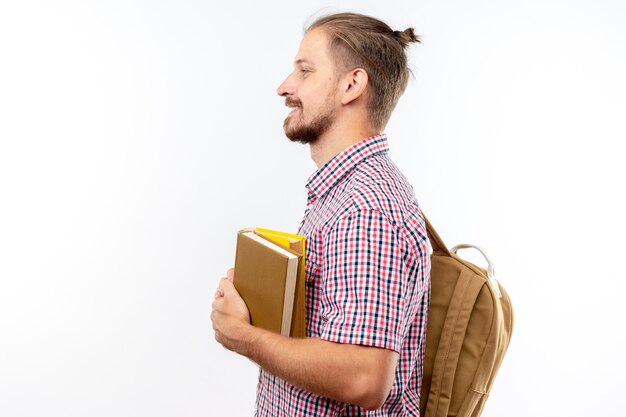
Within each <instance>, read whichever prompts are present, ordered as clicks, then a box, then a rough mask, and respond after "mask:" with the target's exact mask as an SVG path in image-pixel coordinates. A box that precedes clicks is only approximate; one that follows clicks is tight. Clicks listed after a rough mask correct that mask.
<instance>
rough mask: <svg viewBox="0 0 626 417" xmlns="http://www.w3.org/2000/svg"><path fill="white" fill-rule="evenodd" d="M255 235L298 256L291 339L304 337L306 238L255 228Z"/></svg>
mask: <svg viewBox="0 0 626 417" xmlns="http://www.w3.org/2000/svg"><path fill="white" fill-rule="evenodd" d="M254 231H255V233H256V234H258V235H259V236H262V237H264V238H266V239H269V240H271V241H273V242H275V243H278V244H279V245H281V246H283V247H286V248H289V249H290V250H292V251H293V252H295V253H297V254H298V255H299V256H300V262H299V265H298V277H297V278H296V292H295V295H294V300H293V313H292V315H291V332H290V336H291V337H306V287H305V284H306V238H305V237H304V236H300V235H296V234H293V233H287V232H281V231H278V230H271V229H264V228H260V227H257V228H256V229H254Z"/></svg>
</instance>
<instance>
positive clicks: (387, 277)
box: [211, 13, 430, 417]
mask: <svg viewBox="0 0 626 417" xmlns="http://www.w3.org/2000/svg"><path fill="white" fill-rule="evenodd" d="M416 41H418V39H417V37H416V36H415V35H414V34H413V29H407V30H405V31H404V32H399V31H393V30H392V29H391V28H389V26H387V25H386V24H385V23H383V22H381V21H379V20H377V19H374V18H371V17H368V16H363V15H358V14H352V13H341V14H334V15H330V16H325V17H322V18H320V19H318V20H317V21H315V22H314V23H313V24H312V25H311V26H310V27H309V28H308V29H307V30H306V33H305V36H304V38H303V40H302V43H301V45H300V49H299V51H298V54H297V55H296V57H295V61H294V69H293V71H292V73H291V74H290V75H289V76H288V77H287V79H285V81H284V82H283V83H282V84H281V85H280V86H279V87H278V94H279V95H280V96H281V97H285V101H286V105H287V106H288V107H291V108H293V110H292V111H291V112H290V113H289V115H288V116H287V118H286V119H285V122H284V129H285V134H286V135H287V137H288V138H290V139H291V140H292V141H297V142H301V143H308V144H309V145H310V150H311V157H312V159H313V160H314V161H315V163H316V164H317V166H318V170H317V171H316V172H315V173H314V174H313V175H312V176H311V177H310V179H309V181H308V183H307V185H306V186H307V189H308V193H309V196H308V204H307V208H306V212H305V215H304V219H303V221H302V224H301V225H300V229H299V233H300V234H303V235H305V236H306V238H307V253H306V262H307V274H306V275H307V276H306V280H307V338H304V339H294V338H289V337H285V336H281V335H279V334H275V333H272V332H268V331H265V330H263V329H259V328H256V327H253V326H251V325H250V323H249V313H248V310H247V308H246V305H245V303H244V302H243V300H242V299H241V297H240V296H239V294H238V293H237V291H236V290H235V288H234V286H233V285H232V282H231V281H232V276H233V270H232V269H231V270H230V271H228V274H227V275H228V276H227V277H226V278H222V279H221V280H220V284H219V288H218V290H217V291H216V294H215V300H214V302H213V312H212V314H211V319H212V321H213V328H214V330H215V338H216V340H217V341H218V342H220V343H221V344H222V345H223V346H224V347H226V348H227V349H230V350H233V351H235V352H237V353H239V354H241V355H244V356H246V357H248V358H250V359H251V360H253V361H254V362H256V363H257V364H258V365H259V366H260V368H261V370H260V375H259V384H258V389H257V401H256V415H258V416H263V417H265V416H268V417H269V416H272V417H278V416H288V417H294V416H316V417H317V416H357V415H358V416H362V415H371V416H374V415H376V416H418V415H419V396H420V388H421V379H422V372H423V371H422V369H423V368H422V359H423V355H424V349H425V333H426V316H427V312H428V302H429V297H430V256H429V255H430V254H429V249H428V248H429V244H428V238H427V236H426V229H425V225H424V220H423V218H422V215H421V212H420V210H419V208H418V205H417V202H416V201H415V196H414V192H413V189H412V188H411V186H410V185H409V183H408V182H407V180H406V179H405V177H404V176H403V175H402V174H401V173H400V171H399V170H398V168H396V166H395V165H394V164H393V163H392V162H391V160H390V159H389V156H388V155H387V140H386V137H385V135H384V134H381V133H380V132H381V131H382V130H383V129H384V127H385V125H386V123H387V120H388V119H389V116H390V115H391V112H392V110H393V108H394V107H395V105H396V103H397V100H398V98H399V97H400V96H401V95H402V93H403V91H404V89H405V87H406V84H407V81H408V77H409V70H408V67H407V58H406V54H405V51H404V50H405V48H406V47H407V46H408V45H409V44H410V43H411V42H416ZM368 410H370V411H368Z"/></svg>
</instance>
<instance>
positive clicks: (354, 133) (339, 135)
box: [310, 125, 379, 169]
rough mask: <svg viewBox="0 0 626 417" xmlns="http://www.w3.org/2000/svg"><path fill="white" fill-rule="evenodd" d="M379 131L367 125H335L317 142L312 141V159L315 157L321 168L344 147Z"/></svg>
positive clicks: (314, 159) (318, 166)
mask: <svg viewBox="0 0 626 417" xmlns="http://www.w3.org/2000/svg"><path fill="white" fill-rule="evenodd" d="M377 133H379V132H377V131H374V130H372V129H370V128H368V127H366V126H361V127H357V128H354V127H346V128H342V126H338V125H334V126H333V127H331V128H330V129H329V130H328V131H326V132H325V133H324V134H323V135H322V136H320V137H319V138H318V139H317V140H316V141H315V142H313V143H311V145H310V148H311V159H313V161H314V162H315V164H316V165H317V168H318V169H319V168H321V167H322V166H323V165H324V164H326V162H328V161H330V160H331V159H333V157H334V156H336V155H338V154H339V153H341V152H342V151H343V150H344V149H347V148H349V147H350V146H352V145H354V144H355V143H357V142H360V141H361V140H363V139H366V138H369V137H371V136H374V135H376V134H377Z"/></svg>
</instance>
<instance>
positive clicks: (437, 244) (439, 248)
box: [422, 211, 452, 256]
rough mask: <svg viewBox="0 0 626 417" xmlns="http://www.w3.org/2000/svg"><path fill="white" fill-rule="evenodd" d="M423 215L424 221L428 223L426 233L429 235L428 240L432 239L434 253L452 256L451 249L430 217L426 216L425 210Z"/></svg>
mask: <svg viewBox="0 0 626 417" xmlns="http://www.w3.org/2000/svg"><path fill="white" fill-rule="evenodd" d="M422 217H424V222H425V223H426V234H427V235H428V240H430V245H431V246H432V247H433V254H434V255H435V254H436V255H446V256H452V255H451V254H450V250H449V249H448V247H447V246H446V244H445V243H443V240H442V239H441V237H440V236H439V233H437V231H436V230H435V228H434V227H433V225H432V224H431V223H430V222H429V221H428V218H426V215H425V214H424V212H423V211H422Z"/></svg>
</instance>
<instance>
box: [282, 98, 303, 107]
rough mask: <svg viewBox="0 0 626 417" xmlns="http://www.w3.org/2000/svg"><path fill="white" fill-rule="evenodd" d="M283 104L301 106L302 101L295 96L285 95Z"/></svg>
mask: <svg viewBox="0 0 626 417" xmlns="http://www.w3.org/2000/svg"><path fill="white" fill-rule="evenodd" d="M285 106H287V107H302V102H301V101H300V100H299V99H297V98H291V97H287V98H285Z"/></svg>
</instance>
